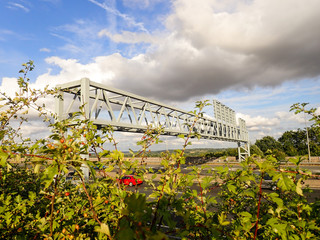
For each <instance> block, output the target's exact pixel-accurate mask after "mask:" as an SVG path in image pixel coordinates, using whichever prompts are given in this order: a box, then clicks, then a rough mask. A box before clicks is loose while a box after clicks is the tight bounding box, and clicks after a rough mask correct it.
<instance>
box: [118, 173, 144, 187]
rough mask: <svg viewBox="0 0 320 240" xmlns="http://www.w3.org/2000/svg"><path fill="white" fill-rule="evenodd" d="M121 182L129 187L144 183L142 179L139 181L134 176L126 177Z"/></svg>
mask: <svg viewBox="0 0 320 240" xmlns="http://www.w3.org/2000/svg"><path fill="white" fill-rule="evenodd" d="M119 182H120V183H122V184H124V185H129V186H133V185H139V184H142V183H143V181H142V180H141V179H137V178H135V177H134V176H133V175H125V176H123V177H122V178H121V179H120V180H119Z"/></svg>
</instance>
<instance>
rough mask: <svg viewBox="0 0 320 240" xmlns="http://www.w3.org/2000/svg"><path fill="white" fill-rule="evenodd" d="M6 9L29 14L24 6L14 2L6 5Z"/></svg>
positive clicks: (28, 10)
mask: <svg viewBox="0 0 320 240" xmlns="http://www.w3.org/2000/svg"><path fill="white" fill-rule="evenodd" d="M7 8H10V9H22V10H23V11H25V12H30V9H29V8H27V7H26V6H24V5H23V4H21V3H16V2H9V3H8V5H7Z"/></svg>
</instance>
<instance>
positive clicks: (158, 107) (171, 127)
mask: <svg viewBox="0 0 320 240" xmlns="http://www.w3.org/2000/svg"><path fill="white" fill-rule="evenodd" d="M57 87H58V88H59V89H60V94H61V95H62V98H57V100H56V112H57V115H58V120H61V119H65V118H69V117H71V116H72V114H73V113H74V112H77V111H79V107H80V106H83V109H84V115H85V117H86V118H87V119H89V120H90V121H92V122H93V123H94V124H95V125H97V126H98V127H104V126H112V127H113V129H114V130H115V131H123V132H138V133H143V132H145V131H146V129H147V128H148V126H149V127H150V126H151V127H162V128H163V133H162V134H163V135H171V136H177V135H180V134H184V135H187V134H188V133H189V127H188V126H190V125H191V124H192V123H193V122H194V119H195V115H194V114H193V113H191V112H187V111H184V110H181V109H178V108H175V107H172V106H168V105H165V104H162V103H160V102H157V101H154V100H151V99H148V98H144V97H141V96H138V95H135V94H132V93H129V92H125V91H122V90H119V89H116V88H112V87H108V86H105V85H103V84H99V83H95V82H92V81H90V80H89V79H88V78H83V79H81V80H79V81H74V82H69V83H66V84H61V85H58V86H57ZM213 107H214V113H215V118H210V117H206V116H203V117H201V118H200V119H198V120H197V122H196V123H195V125H194V128H193V131H194V132H196V133H197V134H199V135H200V136H201V138H203V139H212V140H220V141H228V142H237V143H238V146H239V156H241V155H243V154H242V153H243V151H240V147H241V145H243V144H245V145H248V143H249V139H248V131H247V128H246V123H245V121H244V120H243V119H240V118H239V119H238V122H239V124H238V125H237V123H236V116H235V112H234V111H233V110H232V109H230V108H229V107H227V106H225V105H223V104H221V103H220V102H218V101H216V100H214V101H213ZM241 149H243V147H241ZM245 154H247V155H248V154H249V153H248V152H247V153H245Z"/></svg>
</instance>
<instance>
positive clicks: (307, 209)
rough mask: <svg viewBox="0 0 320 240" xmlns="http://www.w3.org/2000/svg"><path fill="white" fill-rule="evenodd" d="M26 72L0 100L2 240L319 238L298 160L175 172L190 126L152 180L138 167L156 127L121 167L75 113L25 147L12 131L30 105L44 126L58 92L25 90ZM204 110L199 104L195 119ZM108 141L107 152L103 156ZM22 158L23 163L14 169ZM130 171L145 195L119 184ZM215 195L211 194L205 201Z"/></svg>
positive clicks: (102, 135) (319, 221) (117, 154)
mask: <svg viewBox="0 0 320 240" xmlns="http://www.w3.org/2000/svg"><path fill="white" fill-rule="evenodd" d="M24 66H25V69H24V70H22V73H23V77H21V78H19V81H18V84H19V86H20V89H21V90H20V92H19V93H18V94H17V95H16V96H15V97H14V98H11V97H9V96H6V95H5V94H2V96H3V98H2V102H3V103H2V105H3V106H2V111H1V129H0V133H1V134H0V141H1V149H0V164H1V168H0V238H1V239H170V238H175V239H319V238H320V236H319V230H320V216H319V214H318V213H319V210H320V209H319V208H320V201H316V202H314V203H308V202H307V199H306V194H307V193H308V192H310V191H311V190H310V189H308V188H305V187H304V188H302V186H303V181H304V180H305V179H307V178H308V177H310V176H311V173H310V172H307V171H305V170H302V169H301V168H300V166H299V164H300V162H301V159H291V160H290V161H291V162H292V163H294V164H295V167H292V168H290V169H282V168H279V167H278V164H277V163H278V161H277V159H275V158H273V157H272V156H268V157H267V160H266V161H264V162H258V161H256V160H255V158H248V159H247V160H246V161H244V162H242V163H241V166H242V168H241V169H240V170H237V171H230V170H229V167H228V166H224V167H219V168H216V169H215V170H212V169H211V168H206V167H200V168H199V167H195V166H193V167H190V170H191V171H190V173H188V174H182V173H181V164H184V163H185V158H184V151H185V149H186V147H187V146H188V145H189V139H190V137H191V136H192V135H194V134H193V133H192V132H191V129H193V125H192V124H191V125H190V126H189V128H190V134H189V135H188V136H180V137H181V138H183V139H184V141H185V142H184V145H183V146H182V149H181V150H178V151H176V152H175V153H173V154H170V153H163V155H162V162H161V165H162V166H163V167H164V168H163V170H162V172H157V174H152V170H150V169H148V168H146V166H145V164H144V161H143V160H144V159H145V158H146V157H147V152H148V148H149V147H150V146H151V145H152V144H156V143H158V142H159V135H160V134H161V131H162V130H161V128H159V129H148V130H147V131H146V132H145V134H144V136H143V137H142V138H141V141H139V142H138V145H139V146H141V150H140V151H138V152H137V153H134V152H132V158H131V159H129V160H128V159H125V158H124V154H123V153H122V152H121V151H119V150H118V149H117V143H116V140H115V139H114V137H113V132H112V129H110V128H106V129H102V130H99V131H98V130H97V128H96V127H95V126H94V125H93V124H92V123H91V122H89V121H88V120H87V119H84V118H83V116H82V114H81V111H80V112H79V113H77V114H75V115H74V117H73V118H72V119H68V120H64V121H62V122H56V123H50V125H49V126H50V128H51V131H52V134H51V135H50V136H49V137H48V138H47V139H42V140H38V141H35V142H32V141H30V140H29V139H24V138H23V136H21V135H20V131H19V130H20V127H19V126H21V125H22V124H24V122H25V121H26V119H27V112H26V110H28V108H30V107H32V108H33V109H35V110H37V111H38V112H39V114H40V116H42V117H43V118H44V120H46V121H49V122H50V121H51V119H52V118H54V115H50V113H48V112H47V111H46V109H45V107H44V106H43V105H41V104H39V103H38V102H39V100H40V99H41V98H42V97H44V96H48V95H55V94H56V91H54V90H48V89H45V90H43V91H37V90H32V89H30V88H29V84H28V79H27V78H26V73H27V72H28V71H30V70H32V68H33V63H32V62H29V63H28V64H25V65H24ZM206 104H207V103H206V102H199V103H197V106H196V109H197V111H195V112H194V113H195V114H196V116H197V117H200V116H201V115H202V109H203V107H204V106H205V105H206ZM299 107H300V106H296V109H301V108H299ZM303 110H304V109H303ZM309 113H310V114H314V112H309ZM314 117H317V116H316V115H314ZM196 120H197V118H196V119H195V121H196ZM316 120H317V119H316ZM14 124H16V126H18V127H12V126H13V125H14ZM107 143H111V144H112V145H113V146H114V150H112V151H108V150H105V149H104V148H103V146H105V145H106V144H107ZM89 149H90V150H91V151H93V152H95V153H96V157H97V158H98V160H99V161H98V162H97V163H92V162H91V161H88V160H87V159H86V158H85V157H84V156H85V155H86V154H87V152H88V150H89ZM136 157H139V158H138V159H141V161H138V160H135V159H136ZM21 159H23V161H22V162H23V164H16V163H19V162H20V161H21ZM84 166H87V167H88V168H89V169H90V173H91V177H90V179H85V176H84V175H83V171H82V170H83V169H84ZM96 166H98V167H99V168H100V169H99V170H95V169H96V168H95V167H96ZM70 170H72V171H75V172H76V175H77V176H78V178H79V181H78V184H72V183H70V181H66V174H67V173H68V172H69V171H70ZM256 171H259V172H260V173H261V174H260V175H256V174H255V172H256ZM133 172H134V173H135V174H137V176H138V177H140V178H142V179H144V181H145V185H146V186H148V187H149V188H150V189H152V193H151V194H150V195H149V196H146V195H145V194H142V193H140V192H139V188H135V190H134V191H133V190H129V189H128V188H127V187H125V186H124V185H121V184H119V182H118V181H117V179H119V178H121V176H123V175H124V174H130V173H133ZM150 173H151V174H150ZM203 173H206V174H203ZM147 174H148V175H147ZM265 174H268V175H270V176H272V178H273V180H274V182H276V183H277V187H278V188H277V190H276V191H266V190H264V189H262V181H263V176H264V175H265ZM151 175H152V178H151V179H147V176H151ZM156 177H157V179H159V181H158V183H157V184H155V183H156V181H154V179H155V178H156ZM194 185H197V186H198V188H197V189H199V190H195V188H194V187H193V186H194ZM215 189H219V192H218V195H217V196H215V195H213V194H212V191H214V190H215Z"/></svg>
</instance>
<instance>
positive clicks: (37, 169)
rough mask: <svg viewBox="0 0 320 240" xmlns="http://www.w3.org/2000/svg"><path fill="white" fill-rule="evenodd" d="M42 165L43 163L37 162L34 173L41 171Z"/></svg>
mask: <svg viewBox="0 0 320 240" xmlns="http://www.w3.org/2000/svg"><path fill="white" fill-rule="evenodd" d="M40 167H41V164H37V165H36V166H35V167H34V173H39V171H40Z"/></svg>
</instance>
